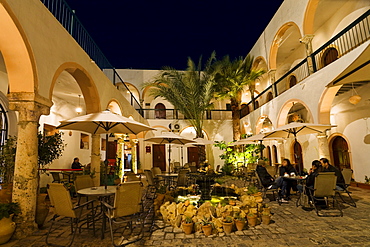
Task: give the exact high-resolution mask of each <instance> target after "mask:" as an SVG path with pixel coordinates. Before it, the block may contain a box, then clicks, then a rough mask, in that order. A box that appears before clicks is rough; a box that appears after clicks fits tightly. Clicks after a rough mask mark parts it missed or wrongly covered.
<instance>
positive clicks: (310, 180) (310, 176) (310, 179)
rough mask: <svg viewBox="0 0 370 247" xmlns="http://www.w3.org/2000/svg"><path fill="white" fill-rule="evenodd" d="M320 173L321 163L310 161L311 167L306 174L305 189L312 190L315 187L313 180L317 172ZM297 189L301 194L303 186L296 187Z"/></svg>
mask: <svg viewBox="0 0 370 247" xmlns="http://www.w3.org/2000/svg"><path fill="white" fill-rule="evenodd" d="M321 171H322V166H321V162H320V161H318V160H314V161H312V167H311V168H310V171H309V172H308V175H307V178H306V187H310V188H313V187H314V185H315V179H316V177H317V175H318V174H319V172H321ZM297 188H298V190H299V192H301V193H302V192H303V186H302V185H301V184H298V185H297Z"/></svg>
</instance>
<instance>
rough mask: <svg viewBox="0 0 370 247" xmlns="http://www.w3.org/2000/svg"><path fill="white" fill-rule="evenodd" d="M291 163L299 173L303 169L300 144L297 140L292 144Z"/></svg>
mask: <svg viewBox="0 0 370 247" xmlns="http://www.w3.org/2000/svg"><path fill="white" fill-rule="evenodd" d="M293 163H294V164H295V168H296V170H297V172H298V173H299V174H301V173H302V171H303V156H302V146H301V144H299V142H297V141H294V144H293Z"/></svg>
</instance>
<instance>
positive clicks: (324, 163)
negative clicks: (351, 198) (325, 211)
mask: <svg viewBox="0 0 370 247" xmlns="http://www.w3.org/2000/svg"><path fill="white" fill-rule="evenodd" d="M320 162H321V165H322V168H323V169H322V171H321V172H334V173H335V176H336V177H337V187H336V189H337V190H343V188H344V187H345V181H344V177H343V175H342V172H341V171H339V169H338V168H336V167H334V166H332V165H330V163H329V160H328V159H327V158H321V159H320Z"/></svg>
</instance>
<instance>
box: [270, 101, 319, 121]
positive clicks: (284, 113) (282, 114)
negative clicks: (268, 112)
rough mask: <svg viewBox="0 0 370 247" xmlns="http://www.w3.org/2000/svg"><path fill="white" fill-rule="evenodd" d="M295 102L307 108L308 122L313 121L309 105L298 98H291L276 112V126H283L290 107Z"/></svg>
mask: <svg viewBox="0 0 370 247" xmlns="http://www.w3.org/2000/svg"><path fill="white" fill-rule="evenodd" d="M297 103H299V104H301V105H302V106H303V107H304V108H305V109H306V110H307V119H308V120H309V121H308V122H312V121H313V116H312V112H311V110H310V109H309V107H308V106H307V105H306V103H304V102H303V101H302V100H299V99H291V100H289V101H287V102H286V103H285V104H284V105H283V106H282V107H281V109H280V112H279V114H278V118H277V127H280V126H283V125H285V124H286V123H287V118H288V115H289V112H290V110H291V109H292V107H294V105H295V104H297Z"/></svg>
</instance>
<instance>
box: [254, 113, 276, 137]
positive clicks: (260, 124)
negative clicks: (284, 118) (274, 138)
mask: <svg viewBox="0 0 370 247" xmlns="http://www.w3.org/2000/svg"><path fill="white" fill-rule="evenodd" d="M273 129H274V126H273V124H272V122H271V120H270V118H269V117H268V116H266V115H263V116H261V117H259V118H258V120H257V123H256V134H259V133H266V132H268V131H271V130H273Z"/></svg>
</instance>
